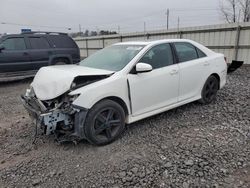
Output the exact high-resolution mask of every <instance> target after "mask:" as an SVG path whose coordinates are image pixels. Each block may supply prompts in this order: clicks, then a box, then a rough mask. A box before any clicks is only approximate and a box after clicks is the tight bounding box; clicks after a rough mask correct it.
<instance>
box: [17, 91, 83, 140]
mask: <svg viewBox="0 0 250 188" xmlns="http://www.w3.org/2000/svg"><path fill="white" fill-rule="evenodd" d="M77 97H78V96H69V95H67V93H66V94H63V95H61V96H59V97H57V98H55V99H53V100H47V101H41V100H39V99H38V98H37V97H36V95H35V93H34V90H33V89H32V88H31V89H27V91H26V94H25V95H22V96H21V99H22V102H23V105H24V107H25V108H26V110H27V111H28V113H29V115H30V116H31V118H32V119H33V120H34V122H35V123H36V124H37V125H38V126H39V127H40V128H41V129H42V132H43V133H44V134H46V135H51V134H55V135H56V137H57V140H58V141H60V138H61V137H62V136H67V137H68V138H70V139H74V140H81V139H84V138H85V137H84V132H83V126H84V121H85V117H86V114H87V109H84V108H82V107H78V106H75V105H73V104H72V102H73V101H74V100H75V98H77Z"/></svg>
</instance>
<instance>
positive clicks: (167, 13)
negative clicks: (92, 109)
mask: <svg viewBox="0 0 250 188" xmlns="http://www.w3.org/2000/svg"><path fill="white" fill-rule="evenodd" d="M166 15H167V30H168V28H169V9H167V12H166Z"/></svg>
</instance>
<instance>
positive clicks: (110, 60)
mask: <svg viewBox="0 0 250 188" xmlns="http://www.w3.org/2000/svg"><path fill="white" fill-rule="evenodd" d="M143 47H144V46H143V45H114V46H110V47H107V48H104V49H102V50H100V51H98V52H96V53H95V54H93V55H91V56H89V57H88V58H86V59H84V60H83V61H81V62H80V65H81V66H85V67H91V68H96V69H105V70H110V71H120V70H122V69H123V68H124V67H125V66H126V65H127V64H128V63H129V62H130V61H131V60H132V59H133V58H134V57H135V56H136V55H137V54H138V53H139V52H140V51H141V50H142V48H143Z"/></svg>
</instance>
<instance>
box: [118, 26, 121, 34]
mask: <svg viewBox="0 0 250 188" xmlns="http://www.w3.org/2000/svg"><path fill="white" fill-rule="evenodd" d="M120 30H121V28H120V26H119V25H118V34H120Z"/></svg>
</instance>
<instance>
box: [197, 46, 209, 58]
mask: <svg viewBox="0 0 250 188" xmlns="http://www.w3.org/2000/svg"><path fill="white" fill-rule="evenodd" d="M196 50H197V53H198V56H199V58H202V57H207V55H206V54H205V53H204V52H203V51H201V50H200V49H199V48H196Z"/></svg>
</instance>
